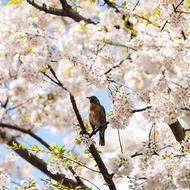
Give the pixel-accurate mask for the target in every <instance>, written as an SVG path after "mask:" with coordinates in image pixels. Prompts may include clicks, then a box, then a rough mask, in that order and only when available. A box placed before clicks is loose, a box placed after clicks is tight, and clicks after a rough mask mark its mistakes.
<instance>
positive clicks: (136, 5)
mask: <svg viewBox="0 0 190 190" xmlns="http://www.w3.org/2000/svg"><path fill="white" fill-rule="evenodd" d="M139 3H140V0H138V1H137V3H136V4H135V6H134V8H133V11H135V9H136V8H137V6H138V5H139Z"/></svg>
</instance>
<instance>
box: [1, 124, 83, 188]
mask: <svg viewBox="0 0 190 190" xmlns="http://www.w3.org/2000/svg"><path fill="white" fill-rule="evenodd" d="M0 127H2V128H8V129H13V130H16V131H20V132H22V133H25V134H28V135H30V136H31V137H33V138H34V139H36V140H37V141H38V142H40V143H41V144H42V145H44V146H45V147H46V148H47V149H48V150H50V151H51V149H50V145H49V144H48V143H46V142H45V141H44V140H43V139H42V138H40V137H39V136H37V135H36V134H34V133H33V132H32V131H31V130H27V129H23V128H20V127H18V126H16V125H11V124H6V123H0ZM69 170H70V171H71V173H72V174H73V176H75V178H76V180H77V182H78V184H79V185H84V184H83V182H82V181H81V180H80V178H79V177H78V176H77V175H76V173H75V171H74V170H73V168H72V167H71V166H70V167H69Z"/></svg>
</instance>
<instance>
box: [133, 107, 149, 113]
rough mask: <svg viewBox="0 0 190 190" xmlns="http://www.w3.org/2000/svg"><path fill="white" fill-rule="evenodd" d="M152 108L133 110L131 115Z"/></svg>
mask: <svg viewBox="0 0 190 190" xmlns="http://www.w3.org/2000/svg"><path fill="white" fill-rule="evenodd" d="M151 107H152V106H147V107H146V108H142V109H136V110H133V111H132V112H131V113H136V112H142V111H146V110H147V109H150V108H151Z"/></svg>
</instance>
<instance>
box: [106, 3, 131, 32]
mask: <svg viewBox="0 0 190 190" xmlns="http://www.w3.org/2000/svg"><path fill="white" fill-rule="evenodd" d="M104 2H105V3H106V4H107V5H108V6H109V7H112V8H113V9H115V12H116V13H120V14H121V15H122V19H123V21H124V22H125V23H126V26H127V28H129V29H133V24H132V23H131V22H130V21H129V19H128V20H127V21H126V20H125V19H126V17H127V15H124V14H123V13H122V12H121V11H120V10H119V9H118V8H117V6H116V4H115V3H113V2H111V1H109V0H104Z"/></svg>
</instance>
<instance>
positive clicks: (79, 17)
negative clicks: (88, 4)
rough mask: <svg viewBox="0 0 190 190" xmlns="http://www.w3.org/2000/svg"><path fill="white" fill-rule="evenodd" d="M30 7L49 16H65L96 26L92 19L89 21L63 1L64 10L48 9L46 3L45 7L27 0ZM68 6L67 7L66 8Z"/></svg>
mask: <svg viewBox="0 0 190 190" xmlns="http://www.w3.org/2000/svg"><path fill="white" fill-rule="evenodd" d="M26 1H27V2H28V3H29V4H30V5H32V6H33V7H35V8H36V9H38V10H40V11H43V12H45V13H48V14H52V15H57V16H65V17H69V18H72V19H73V20H74V21H76V22H80V21H82V20H84V21H85V22H87V23H91V24H96V23H95V22H94V21H92V20H91V19H87V18H85V17H83V16H82V15H80V14H79V13H78V12H77V11H75V10H73V9H72V8H71V7H70V6H69V5H67V4H66V3H65V2H64V1H62V7H63V9H58V8H53V7H47V6H46V4H45V3H44V4H43V5H39V4H37V3H36V2H35V1H34V0H26ZM65 5H67V6H65Z"/></svg>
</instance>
